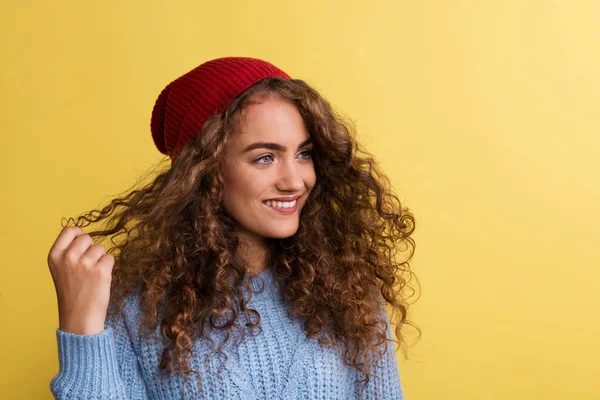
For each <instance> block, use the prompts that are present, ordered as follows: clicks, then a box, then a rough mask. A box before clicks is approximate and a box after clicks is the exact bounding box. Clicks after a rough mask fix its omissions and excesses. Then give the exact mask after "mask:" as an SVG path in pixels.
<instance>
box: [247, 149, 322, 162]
mask: <svg viewBox="0 0 600 400" xmlns="http://www.w3.org/2000/svg"><path fill="white" fill-rule="evenodd" d="M304 153H308V158H304V159H305V160H309V159H311V158H312V150H306V151H303V152H302V153H300V154H304ZM265 157H271V158H272V157H273V154H265V155H264V156H262V157H259V158H257V159H256V160H254V163H256V164H268V163H264V162H260V160H262V159H264V158H265Z"/></svg>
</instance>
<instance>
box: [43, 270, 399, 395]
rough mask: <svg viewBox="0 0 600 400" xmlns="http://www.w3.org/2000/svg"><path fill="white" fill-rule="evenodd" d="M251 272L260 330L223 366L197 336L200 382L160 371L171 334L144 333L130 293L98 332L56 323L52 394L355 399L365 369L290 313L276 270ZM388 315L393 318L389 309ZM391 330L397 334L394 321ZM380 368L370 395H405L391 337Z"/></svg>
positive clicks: (230, 349) (229, 346)
mask: <svg viewBox="0 0 600 400" xmlns="http://www.w3.org/2000/svg"><path fill="white" fill-rule="evenodd" d="M248 279H249V280H250V284H251V286H252V288H253V291H254V292H255V293H254V295H253V297H252V299H251V300H250V302H249V304H248V306H249V307H251V308H254V309H255V310H257V311H258V312H259V313H260V316H261V322H260V326H261V328H262V331H261V332H260V334H258V335H257V336H250V335H245V336H244V338H243V340H242V342H241V343H240V344H239V346H236V345H235V344H234V343H233V342H235V341H234V340H231V339H230V340H228V341H227V342H226V344H225V345H224V348H223V352H224V353H225V354H226V355H227V361H226V362H225V364H224V365H223V366H222V368H220V366H221V363H222V361H224V358H223V357H222V356H219V355H218V353H215V352H211V351H210V349H211V347H210V343H208V341H207V339H205V338H202V339H198V340H196V341H194V343H193V359H192V361H191V368H192V369H194V370H196V371H198V372H199V374H200V376H201V381H200V380H199V379H198V377H197V376H196V375H194V374H192V375H190V376H189V378H188V380H187V381H186V382H184V380H185V379H184V376H182V375H181V376H177V375H172V376H165V375H159V374H158V371H159V360H160V355H161V351H162V347H163V345H164V343H165V342H164V340H166V339H164V338H161V340H160V341H159V339H148V338H143V339H142V337H141V334H140V332H139V331H138V325H137V318H138V317H139V316H140V311H139V309H138V308H137V306H136V304H137V303H136V297H135V296H130V297H128V298H127V301H125V302H124V310H125V312H124V315H121V316H110V317H109V318H107V321H106V323H105V330H104V331H103V332H101V333H99V334H96V335H77V334H73V333H68V332H64V331H62V330H60V329H57V330H56V337H57V342H58V354H59V365H60V371H59V373H58V374H57V375H56V376H55V377H54V378H53V379H52V381H51V382H50V388H51V390H52V393H53V394H54V396H55V398H57V399H86V400H91V399H119V400H122V399H128V400H133V399H165V400H170V399H195V398H199V399H202V400H204V399H206V400H208V399H210V400H213V399H240V400H242V399H243V400H258V399H264V400H267V399H268V400H279V399H281V400H292V399H327V400H331V399H340V400H342V399H343V400H349V399H357V398H358V391H357V388H359V387H360V384H357V383H356V381H357V380H358V379H360V378H361V377H362V375H360V374H358V373H357V372H356V371H355V370H354V369H353V368H351V367H348V366H346V365H345V364H344V363H343V361H342V358H341V353H340V351H339V350H337V349H336V348H335V347H332V348H326V347H323V346H321V345H319V343H318V342H317V341H316V340H314V339H307V338H306V335H305V332H304V330H303V324H302V322H301V321H300V320H299V319H298V318H295V317H293V316H291V314H290V312H289V311H290V305H289V302H285V301H284V300H283V298H282V297H281V296H280V294H279V291H278V285H277V282H276V280H275V278H274V276H273V274H272V272H271V271H270V270H266V271H263V272H261V273H260V274H258V275H256V276H255V277H252V278H248ZM263 286H264V290H262V291H260V289H262V288H263ZM384 314H385V313H384ZM241 315H243V313H242V314H241ZM385 318H386V322H387V321H388V319H387V314H386V315H385ZM241 326H244V324H243V323H242V324H241ZM245 329H248V328H245ZM158 330H159V327H157V332H158ZM213 332H215V335H216V336H218V335H217V333H222V332H216V331H213ZM387 335H388V338H391V329H390V326H389V324H388V332H387ZM216 336H214V337H212V338H213V340H214V339H217V340H215V342H214V343H215V344H218V343H219V339H222V336H220V337H218V338H217V337H216ZM158 337H160V335H159V336H158ZM209 354H210V356H209V357H205V356H207V355H209ZM219 370H220V373H219ZM375 372H376V373H377V375H378V376H379V378H374V377H373V378H371V380H370V381H369V384H368V385H367V387H366V389H365V392H364V393H363V394H364V396H365V399H369V400H370V399H381V400H390V399H394V400H402V399H403V398H404V396H403V392H402V387H401V385H400V375H399V372H398V364H397V360H396V355H395V352H394V345H393V342H388V351H387V352H386V355H385V356H384V358H383V359H382V361H381V362H380V363H379V367H378V368H377V369H376V371H375ZM200 385H201V387H202V390H200Z"/></svg>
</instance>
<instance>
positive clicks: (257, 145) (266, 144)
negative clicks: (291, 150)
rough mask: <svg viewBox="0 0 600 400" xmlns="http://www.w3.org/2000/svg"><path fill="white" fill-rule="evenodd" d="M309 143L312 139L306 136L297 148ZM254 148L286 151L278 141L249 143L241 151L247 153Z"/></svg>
mask: <svg viewBox="0 0 600 400" xmlns="http://www.w3.org/2000/svg"><path fill="white" fill-rule="evenodd" d="M311 143H312V139H311V138H308V139H306V140H305V141H304V142H302V143H300V144H299V145H298V149H301V148H302V147H304V146H308V145H309V144H311ZM256 149H269V150H274V151H280V152H286V151H287V147H286V146H283V145H280V144H279V143H273V142H256V143H252V144H251V145H249V146H248V147H246V148H245V149H244V151H243V153H247V152H249V151H252V150H256Z"/></svg>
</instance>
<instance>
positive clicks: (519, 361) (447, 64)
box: [0, 0, 600, 400]
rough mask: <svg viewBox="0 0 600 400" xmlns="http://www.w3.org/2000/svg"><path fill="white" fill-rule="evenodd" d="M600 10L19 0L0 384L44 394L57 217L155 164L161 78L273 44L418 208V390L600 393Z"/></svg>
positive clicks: (564, 5)
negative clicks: (152, 124) (50, 259)
mask: <svg viewBox="0 0 600 400" xmlns="http://www.w3.org/2000/svg"><path fill="white" fill-rule="evenodd" d="M599 16H600V3H599V2H596V1H592V0H590V1H577V0H573V1H566V0H563V1H559V0H556V1H551V0H547V1H537V0H520V1H514V0H512V1H500V0H496V1H491V0H488V1H475V0H472V1H466V0H465V1H460V0H437V1H434V0H419V1H406V0H403V1H370V2H365V1H358V0H350V1H349V0H346V1H341V0H340V1H322V0H321V1H316V0H303V1H282V0H278V1H275V0H272V1H271V0H253V1H248V2H241V1H223V2H219V1H212V2H208V1H170V2H167V1H163V2H158V1H114V0H112V1H103V2H75V1H71V2H69V1H64V0H55V1H52V2H46V1H37V2H35V1H21V2H16V1H12V2H9V1H4V2H2V4H1V6H0V33H1V35H0V37H1V39H0V46H1V47H0V54H1V56H2V63H1V67H0V68H1V72H2V74H1V78H0V79H1V91H0V96H1V98H0V126H1V129H2V133H1V135H0V145H1V147H0V148H1V151H2V157H0V163H1V165H0V167H1V168H0V171H1V174H2V176H1V180H2V188H3V190H2V193H3V194H2V196H1V200H0V201H1V204H0V205H1V209H2V224H1V231H0V233H1V241H0V243H1V246H2V251H1V252H0V257H1V259H0V265H1V270H0V271H1V272H0V273H1V275H0V321H1V329H0V343H2V352H1V354H2V364H1V366H0V397H1V398H3V399H4V398H6V399H16V398H19V399H20V398H23V399H49V398H51V396H50V391H49V382H50V379H51V378H52V377H53V376H54V375H55V374H56V373H57V371H58V358H57V349H56V337H55V329H56V328H57V326H58V316H57V307H56V297H55V291H54V287H53V283H52V280H51V277H50V274H49V271H48V268H47V265H46V256H47V253H48V250H49V248H50V246H51V244H52V242H53V241H54V238H55V237H56V235H57V234H58V232H59V231H60V229H61V226H60V221H61V218H62V217H63V216H76V215H78V214H79V213H81V212H84V211H87V210H89V209H91V208H95V207H98V206H100V205H103V204H105V203H106V202H107V201H108V200H109V199H110V198H111V197H112V196H113V195H116V194H118V193H119V192H121V191H122V190H125V189H126V188H128V187H129V186H130V185H131V184H133V183H134V181H135V179H136V178H137V177H138V176H139V175H140V174H141V173H142V172H143V171H145V170H146V169H148V168H150V167H151V166H152V165H154V164H155V163H156V162H158V161H159V159H160V158H161V155H160V154H159V153H158V151H157V150H156V149H155V148H154V145H153V143H152V140H151V137H150V133H149V118H150V111H151V108H152V106H153V104H154V100H155V99H156V97H157V96H158V93H159V92H160V90H162V88H163V87H164V86H165V85H166V84H167V83H169V82H170V81H171V80H173V79H175V78H176V77H178V76H179V75H181V74H183V73H185V72H187V71H188V70H190V69H192V68H193V67H195V66H196V65H198V64H200V63H202V62H204V61H206V60H209V59H212V58H215V57H221V56H229V55H238V56H253V57H258V58H264V59H266V60H269V61H271V62H273V63H274V64H275V65H277V66H279V67H281V68H282V69H284V70H285V71H287V72H288V73H290V74H291V75H293V76H294V77H298V78H302V79H305V80H306V81H307V82H309V83H310V84H312V85H313V86H314V87H316V88H317V89H318V90H320V91H321V93H322V94H323V95H324V96H325V97H326V98H328V99H329V100H330V101H331V102H332V103H333V104H334V105H335V106H336V107H337V108H338V109H340V110H342V111H343V112H344V113H345V114H347V115H349V116H350V117H351V118H353V119H354V120H355V121H356V123H357V126H358V129H359V131H360V136H361V138H362V140H363V142H364V143H365V144H366V146H367V148H368V149H369V150H370V151H372V152H373V153H374V154H375V155H376V156H377V158H378V159H379V160H380V162H381V163H382V164H383V167H384V168H385V170H386V171H387V172H388V174H389V175H390V177H391V179H392V183H393V185H394V187H395V188H396V190H397V192H398V194H399V195H400V198H401V200H402V201H403V202H404V204H405V205H406V206H408V207H410V208H411V210H412V211H413V212H414V214H415V217H416V221H417V231H416V233H415V239H416V241H417V249H416V254H415V257H414V259H413V263H412V266H413V269H414V271H415V273H416V274H417V277H418V278H419V282H420V285H421V297H420V299H419V300H418V301H417V302H416V303H415V306H414V308H413V311H414V313H413V315H412V318H413V320H414V321H415V322H416V323H417V324H418V325H419V326H420V327H421V329H422V330H423V336H422V338H421V340H420V341H419V342H418V343H417V344H416V345H415V346H413V347H412V348H411V351H410V359H409V360H403V359H402V358H399V365H400V368H401V376H402V383H403V386H404V390H405V395H406V398H407V399H408V400H424V399H427V400H428V399H489V400H496V399H497V400H506V399H567V398H568V399H598V398H600V383H599V382H600V380H599V378H598V375H599V371H600V350H599V348H600V345H599V344H598V338H599V337H600V318H599V317H600V295H599V289H600V284H599V283H598V282H599V281H600V255H599V248H600V244H599V239H600V211H599V206H600V201H599V200H600V185H599V183H600V139H599V138H598V135H599V133H600V109H599V106H600V77H599V73H600V24H599V23H598V17H599Z"/></svg>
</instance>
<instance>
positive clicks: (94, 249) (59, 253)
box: [48, 226, 115, 335]
mask: <svg viewBox="0 0 600 400" xmlns="http://www.w3.org/2000/svg"><path fill="white" fill-rule="evenodd" d="M114 264H115V259H114V257H113V256H112V255H110V254H107V253H106V251H105V249H104V246H102V245H101V244H94V241H93V240H92V238H91V237H90V236H89V235H88V234H86V233H85V232H84V231H83V229H81V228H79V227H72V226H67V227H65V228H63V230H62V231H61V232H60V234H59V235H58V237H57V238H56V240H55V242H54V244H53V245H52V247H51V248H50V252H49V253H48V267H49V268H50V273H51V274H52V280H53V281H54V286H55V288H56V296H57V298H58V314H59V324H60V326H59V329H61V330H62V331H65V332H70V333H75V334H79V335H95V334H98V333H100V332H102V331H103V330H104V322H105V320H106V313H107V310H108V304H109V300H110V282H111V279H112V269H113V265H114Z"/></svg>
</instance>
